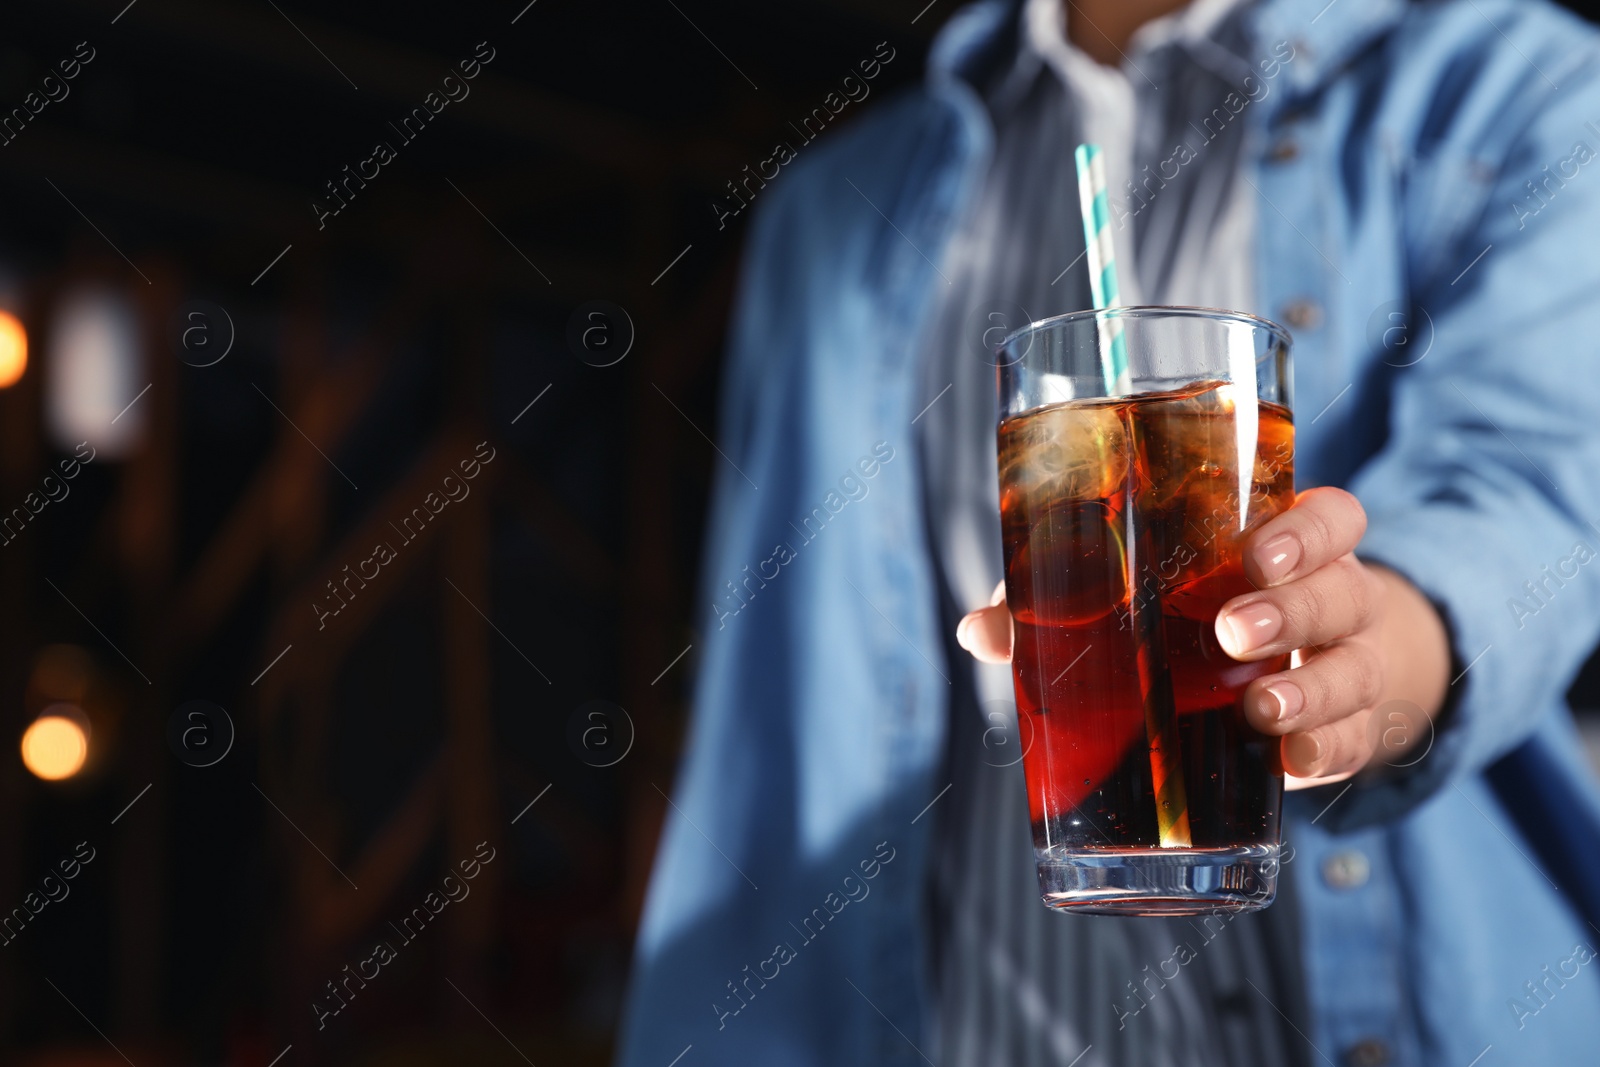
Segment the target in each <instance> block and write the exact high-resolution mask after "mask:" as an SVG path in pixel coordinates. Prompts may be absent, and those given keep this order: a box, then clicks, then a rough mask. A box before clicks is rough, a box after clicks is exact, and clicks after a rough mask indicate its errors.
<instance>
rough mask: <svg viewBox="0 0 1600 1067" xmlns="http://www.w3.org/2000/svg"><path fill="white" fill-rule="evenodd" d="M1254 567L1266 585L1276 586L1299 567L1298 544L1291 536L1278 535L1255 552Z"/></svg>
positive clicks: (1258, 547)
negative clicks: (1259, 572)
mask: <svg viewBox="0 0 1600 1067" xmlns="http://www.w3.org/2000/svg"><path fill="white" fill-rule="evenodd" d="M1255 557H1256V566H1257V567H1259V568H1260V569H1261V576H1262V577H1263V578H1265V579H1266V580H1267V584H1268V585H1277V584H1278V583H1279V582H1281V581H1283V580H1284V579H1285V578H1287V577H1289V575H1291V574H1293V573H1294V569H1295V568H1296V567H1298V566H1299V565H1300V542H1299V541H1298V540H1297V539H1296V538H1295V537H1294V536H1293V535H1292V534H1279V535H1278V536H1277V537H1274V538H1273V539H1272V540H1270V541H1268V542H1267V543H1266V544H1264V545H1258V546H1257V547H1256V550H1255Z"/></svg>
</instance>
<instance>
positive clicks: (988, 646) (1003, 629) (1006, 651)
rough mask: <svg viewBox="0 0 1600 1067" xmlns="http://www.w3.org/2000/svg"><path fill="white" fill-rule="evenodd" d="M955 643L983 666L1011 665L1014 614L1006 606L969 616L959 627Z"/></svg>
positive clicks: (974, 612)
mask: <svg viewBox="0 0 1600 1067" xmlns="http://www.w3.org/2000/svg"><path fill="white" fill-rule="evenodd" d="M956 642H957V643H958V644H959V645H960V646H961V647H962V648H964V649H966V650H967V651H968V652H971V653H972V656H973V658H974V659H976V660H979V661H980V662H983V663H1010V662H1011V612H1010V611H1009V610H1007V609H1006V606H1005V605H1004V604H999V605H995V606H993V607H987V608H979V609H978V610H977V611H973V612H969V613H968V614H967V615H966V616H965V617H964V618H963V619H962V620H961V622H960V624H959V625H958V626H957V627H956Z"/></svg>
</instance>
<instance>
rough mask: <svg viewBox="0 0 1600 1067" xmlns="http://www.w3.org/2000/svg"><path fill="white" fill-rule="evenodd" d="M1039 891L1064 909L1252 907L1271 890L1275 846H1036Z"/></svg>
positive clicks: (1116, 911) (1201, 911) (1177, 911)
mask: <svg viewBox="0 0 1600 1067" xmlns="http://www.w3.org/2000/svg"><path fill="white" fill-rule="evenodd" d="M1035 858H1036V860H1037V863H1038V868H1039V892H1040V895H1041V897H1042V898H1043V900H1044V902H1045V903H1046V904H1048V905H1049V906H1050V907H1052V908H1060V909H1061V910H1063V911H1074V912H1085V913H1090V914H1096V915H1212V914H1216V913H1218V912H1239V911H1259V910H1260V909H1262V908H1264V907H1266V906H1267V905H1268V904H1271V903H1272V899H1273V897H1275V896H1276V895H1277V893H1278V846H1277V845H1275V844H1272V845H1246V846H1240V847H1237V848H1203V849H1160V848H1129V849H1109V848H1101V849H1064V848H1051V849H1035Z"/></svg>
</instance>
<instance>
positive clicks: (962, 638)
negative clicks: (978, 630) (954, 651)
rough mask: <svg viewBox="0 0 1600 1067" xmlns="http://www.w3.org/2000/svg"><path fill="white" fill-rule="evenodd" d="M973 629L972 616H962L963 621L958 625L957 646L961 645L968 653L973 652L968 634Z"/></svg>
mask: <svg viewBox="0 0 1600 1067" xmlns="http://www.w3.org/2000/svg"><path fill="white" fill-rule="evenodd" d="M971 629H972V616H971V615H963V616H961V621H960V622H958V623H956V644H958V645H960V646H961V647H962V648H964V649H966V650H967V651H968V652H971V651H972V646H971V645H969V644H967V632H968V631H969V630H971Z"/></svg>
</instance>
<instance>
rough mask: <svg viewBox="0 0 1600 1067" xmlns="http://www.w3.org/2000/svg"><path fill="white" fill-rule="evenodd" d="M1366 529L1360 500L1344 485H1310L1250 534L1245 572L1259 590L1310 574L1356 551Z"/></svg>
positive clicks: (1245, 559) (1246, 548)
mask: <svg viewBox="0 0 1600 1067" xmlns="http://www.w3.org/2000/svg"><path fill="white" fill-rule="evenodd" d="M1366 531H1367V513H1366V511H1365V510H1364V509H1363V508H1362V507H1361V502H1360V501H1359V500H1357V499H1356V498H1355V497H1353V496H1351V495H1350V494H1349V493H1347V492H1345V491H1344V490H1343V489H1334V488H1332V487H1324V488H1319V489H1307V490H1306V491H1305V492H1303V493H1301V494H1300V495H1299V496H1298V497H1296V498H1295V501H1294V506H1293V507H1291V508H1289V509H1288V510H1287V511H1285V512H1284V513H1283V514H1282V515H1278V516H1276V517H1275V518H1273V519H1272V520H1271V521H1270V522H1268V523H1266V524H1265V525H1264V526H1262V527H1261V529H1259V530H1257V531H1256V532H1255V533H1254V534H1252V535H1251V537H1250V540H1249V542H1248V543H1247V544H1246V545H1245V551H1244V572H1245V576H1246V577H1248V578H1249V579H1250V583H1251V584H1252V585H1254V586H1256V587H1257V588H1258V589H1267V588H1270V587H1272V586H1275V585H1282V584H1283V583H1284V582H1288V581H1292V580H1293V579H1295V578H1296V577H1299V576H1301V575H1306V574H1310V573H1311V572H1312V571H1314V570H1316V569H1317V568H1318V567H1322V566H1325V565H1326V564H1328V563H1331V562H1332V561H1334V560H1336V559H1338V558H1339V557H1340V556H1343V555H1345V554H1346V553H1349V552H1354V551H1355V548H1356V545H1357V544H1359V543H1360V542H1361V535H1362V534H1364V533H1366Z"/></svg>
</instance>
